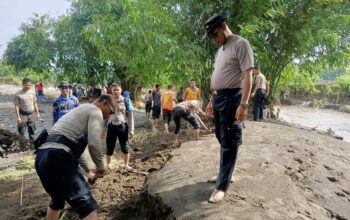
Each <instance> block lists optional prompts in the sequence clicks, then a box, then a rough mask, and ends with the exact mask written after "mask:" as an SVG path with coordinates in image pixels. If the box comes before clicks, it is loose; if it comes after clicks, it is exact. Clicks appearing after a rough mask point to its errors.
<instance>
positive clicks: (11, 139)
mask: <svg viewBox="0 0 350 220" xmlns="http://www.w3.org/2000/svg"><path fill="white" fill-rule="evenodd" d="M33 149H34V146H33V143H32V141H30V140H28V139H25V138H24V137H22V136H20V135H17V134H14V133H12V132H10V131H7V130H4V129H0V157H6V155H8V154H11V153H19V152H24V151H28V150H33Z"/></svg>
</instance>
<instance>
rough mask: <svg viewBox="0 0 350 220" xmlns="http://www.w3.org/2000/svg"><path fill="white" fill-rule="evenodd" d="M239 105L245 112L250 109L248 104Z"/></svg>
mask: <svg viewBox="0 0 350 220" xmlns="http://www.w3.org/2000/svg"><path fill="white" fill-rule="evenodd" d="M239 105H240V106H241V107H242V108H243V110H247V109H248V104H244V103H241V104H239Z"/></svg>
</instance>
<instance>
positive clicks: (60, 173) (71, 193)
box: [35, 149, 98, 218]
mask: <svg viewBox="0 0 350 220" xmlns="http://www.w3.org/2000/svg"><path fill="white" fill-rule="evenodd" d="M35 169H36V172H37V173H38V175H39V177H40V180H41V183H42V185H43V186H44V188H45V190H46V192H47V193H48V194H50V196H51V203H50V208H51V209H53V210H60V209H63V208H64V203H65V201H67V202H68V204H69V205H70V206H71V207H72V208H73V209H74V210H75V211H76V212H77V213H78V214H79V216H80V218H84V217H86V216H88V215H89V214H90V213H91V212H93V211H94V210H96V209H97V208H98V205H97V203H96V200H95V199H94V198H93V197H92V195H91V193H90V187H89V185H88V184H87V183H86V181H85V178H84V176H83V173H82V171H81V169H80V168H79V166H78V162H77V161H76V160H74V159H73V158H72V155H71V154H70V153H67V152H66V151H64V150H62V149H44V150H38V151H37V155H36V158H35Z"/></svg>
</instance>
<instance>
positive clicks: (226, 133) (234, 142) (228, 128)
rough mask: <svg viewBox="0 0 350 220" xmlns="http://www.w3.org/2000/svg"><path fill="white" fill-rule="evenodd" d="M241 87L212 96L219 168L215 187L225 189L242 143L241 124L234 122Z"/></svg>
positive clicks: (239, 100)
mask: <svg viewBox="0 0 350 220" xmlns="http://www.w3.org/2000/svg"><path fill="white" fill-rule="evenodd" d="M241 97H242V93H241V89H224V90H219V91H217V95H214V96H213V98H214V100H213V107H214V121H215V134H216V138H217V139H218V141H219V143H220V170H219V175H218V178H217V180H216V189H218V190H222V191H226V190H227V189H228V186H229V184H230V180H231V176H232V173H233V170H234V167H235V163H236V158H237V153H238V147H239V145H241V144H242V126H241V125H237V124H236V123H235V114H236V110H237V108H238V106H239V104H240V102H241Z"/></svg>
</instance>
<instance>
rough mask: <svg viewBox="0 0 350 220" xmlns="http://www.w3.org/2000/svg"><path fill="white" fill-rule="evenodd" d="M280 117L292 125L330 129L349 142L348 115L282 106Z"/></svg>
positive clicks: (349, 127) (349, 124)
mask: <svg viewBox="0 0 350 220" xmlns="http://www.w3.org/2000/svg"><path fill="white" fill-rule="evenodd" d="M280 117H281V118H282V119H283V120H285V121H287V122H291V123H294V124H298V125H301V126H306V127H310V128H316V129H317V130H322V131H327V130H328V129H329V128H331V129H332V130H333V131H334V132H335V134H336V135H339V136H342V137H344V141H346V142H350V114H349V113H343V112H338V111H335V110H328V109H315V108H309V107H301V106H282V107H281V112H280Z"/></svg>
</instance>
